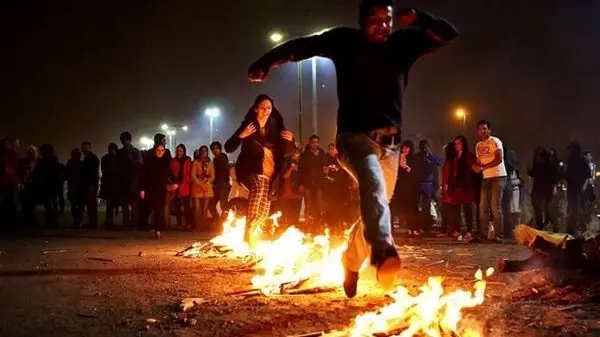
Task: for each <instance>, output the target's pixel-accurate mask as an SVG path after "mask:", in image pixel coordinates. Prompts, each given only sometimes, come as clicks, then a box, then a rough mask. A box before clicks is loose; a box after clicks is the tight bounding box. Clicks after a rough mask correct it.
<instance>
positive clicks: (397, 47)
mask: <svg viewBox="0 0 600 337" xmlns="http://www.w3.org/2000/svg"><path fill="white" fill-rule="evenodd" d="M394 19H395V20H394ZM394 21H395V22H396V23H398V24H400V25H402V26H404V28H403V29H399V30H396V31H394V32H392V26H393V24H394ZM359 24H360V29H354V28H347V27H339V28H335V29H332V30H329V31H327V32H325V33H323V34H320V35H314V36H310V37H304V38H299V39H296V40H292V41H289V42H286V43H284V44H282V45H280V46H277V47H275V48H274V49H272V50H271V51H269V52H268V53H267V54H265V55H264V56H263V57H261V58H260V59H258V61H256V62H255V63H254V64H253V65H252V66H251V67H250V70H249V79H250V81H252V82H261V81H263V80H264V79H265V78H266V76H267V74H268V72H269V69H270V68H271V67H274V66H277V65H280V64H282V63H285V62H299V61H302V60H305V59H308V58H311V57H315V56H322V57H327V58H329V59H331V60H332V61H333V63H334V64H335V66H336V72H337V83H338V84H337V85H338V101H339V108H338V116H337V145H338V149H339V154H340V158H341V159H340V160H341V162H342V165H343V166H344V168H345V169H346V170H347V171H348V172H349V173H350V174H351V175H352V176H353V177H354V178H355V179H357V180H358V183H359V188H360V211H361V219H362V221H360V222H358V223H357V224H355V226H354V228H353V230H352V232H351V234H350V239H349V242H348V249H347V250H346V252H345V253H344V257H343V261H342V262H343V264H344V268H345V278H344V291H345V293H346V296H348V297H349V298H352V297H354V296H356V288H357V283H358V272H359V269H360V267H361V266H362V264H363V262H364V261H365V260H366V259H367V258H370V262H371V264H372V265H373V266H374V267H375V268H376V269H377V281H378V283H379V285H380V286H382V287H384V288H390V287H393V286H394V285H395V284H396V283H397V280H398V277H399V274H400V270H401V263H400V257H399V256H398V253H397V252H396V249H395V247H394V240H393V237H392V230H391V217H390V209H389V200H390V199H391V196H392V192H393V190H394V185H395V182H396V176H397V173H398V157H399V144H400V138H401V132H400V131H401V122H402V104H403V101H404V91H405V88H406V85H407V80H408V72H409V70H410V68H411V67H412V65H413V63H414V62H415V61H416V60H417V59H419V58H420V57H421V56H423V55H425V54H427V53H430V52H432V51H434V50H436V49H438V48H440V47H443V46H445V45H447V44H448V43H450V42H451V41H452V40H454V39H455V38H456V36H457V34H458V33H457V31H456V29H455V27H454V26H453V25H452V24H450V23H448V22H447V21H445V20H443V19H440V18H437V17H435V16H433V15H431V14H428V13H425V12H421V11H419V10H416V9H413V8H408V9H402V10H400V11H398V12H397V13H396V15H395V17H394V15H393V0H362V1H361V3H360V9H359Z"/></svg>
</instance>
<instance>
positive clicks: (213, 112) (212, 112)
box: [204, 107, 221, 144]
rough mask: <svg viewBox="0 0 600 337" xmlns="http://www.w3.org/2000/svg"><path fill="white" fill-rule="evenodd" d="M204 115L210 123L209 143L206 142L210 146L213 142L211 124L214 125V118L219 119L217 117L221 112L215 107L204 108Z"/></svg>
mask: <svg viewBox="0 0 600 337" xmlns="http://www.w3.org/2000/svg"><path fill="white" fill-rule="evenodd" d="M204 114H205V115H206V116H208V120H209V123H210V141H209V142H208V143H209V144H210V143H212V141H213V123H214V119H215V118H216V117H219V115H220V114H221V110H219V108H216V107H211V108H206V110H204Z"/></svg>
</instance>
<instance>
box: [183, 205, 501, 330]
mask: <svg viewBox="0 0 600 337" xmlns="http://www.w3.org/2000/svg"><path fill="white" fill-rule="evenodd" d="M272 219H273V221H274V223H275V224H277V216H275V217H273V218H272ZM245 226H246V222H245V218H236V217H235V215H233V214H230V215H229V217H228V219H227V221H226V222H225V223H224V228H223V232H222V234H221V235H219V236H217V237H215V238H213V239H212V240H210V241H209V242H207V243H195V244H193V245H192V246H190V247H189V248H187V249H185V250H183V251H181V252H180V253H178V254H177V255H179V256H185V257H234V258H242V259H244V260H245V261H246V262H245V263H246V265H249V264H252V265H253V267H254V270H255V272H256V275H255V276H254V277H253V278H252V288H250V289H246V290H242V291H237V292H233V293H229V295H239V296H245V297H246V296H257V295H258V296H272V295H279V294H315V293H319V292H325V291H335V290H336V289H338V288H339V286H340V285H341V284H342V282H343V275H344V271H343V267H342V263H341V257H342V253H343V252H344V250H345V249H346V243H345V242H343V243H340V244H339V245H332V243H331V240H330V237H329V235H328V233H325V234H323V235H319V236H315V237H311V236H308V235H306V234H304V233H303V232H301V231H300V230H299V229H297V228H295V227H290V228H288V229H287V230H286V231H285V232H283V234H282V235H281V236H279V237H278V238H277V239H274V240H263V241H260V242H259V243H258V244H257V245H256V248H255V249H252V250H250V249H249V247H248V245H247V243H246V242H244V240H243V237H244V229H245ZM253 234H254V235H257V234H260V233H253ZM248 261H252V262H248ZM493 273H494V269H492V268H489V269H488V270H487V271H486V272H485V274H484V273H483V272H482V271H481V270H478V271H477V273H476V274H475V283H474V289H473V290H472V291H465V290H456V291H452V292H447V291H446V290H445V289H444V287H443V285H442V281H443V279H442V278H441V277H430V278H429V280H428V282H427V283H426V284H425V285H423V286H421V287H420V290H419V293H417V294H414V293H410V291H409V290H408V289H407V288H405V287H403V286H400V287H398V288H397V289H396V290H394V291H393V292H392V293H391V294H390V295H389V296H390V297H391V298H392V299H393V300H394V301H393V303H391V304H389V305H387V306H384V307H383V308H381V309H379V310H377V311H375V312H368V313H366V314H363V315H360V316H358V317H356V318H355V320H354V321H353V323H352V324H351V326H350V327H349V328H347V329H345V330H343V331H332V332H330V333H328V334H324V333H316V334H310V335H311V336H313V335H314V336H319V335H323V336H330V337H341V336H352V337H359V336H400V337H409V336H429V337H450V336H452V337H454V336H465V337H476V336H483V332H482V331H483V329H482V327H481V325H480V324H477V322H476V321H475V320H472V319H470V318H465V317H463V310H464V309H466V308H472V307H475V306H478V305H480V304H482V303H483V301H484V293H485V288H486V284H487V283H486V280H485V278H486V277H489V276H491V275H492V274H493Z"/></svg>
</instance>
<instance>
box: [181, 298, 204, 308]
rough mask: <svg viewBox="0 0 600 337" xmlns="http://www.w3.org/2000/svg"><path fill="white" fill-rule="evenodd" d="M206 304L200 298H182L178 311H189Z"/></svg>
mask: <svg viewBox="0 0 600 337" xmlns="http://www.w3.org/2000/svg"><path fill="white" fill-rule="evenodd" d="M206 302H207V301H206V300H205V299H203V298H200V297H189V298H184V299H182V300H181V303H180V304H179V310H180V311H182V312H185V311H188V310H190V309H193V308H194V307H196V306H199V305H202V304H204V303H206Z"/></svg>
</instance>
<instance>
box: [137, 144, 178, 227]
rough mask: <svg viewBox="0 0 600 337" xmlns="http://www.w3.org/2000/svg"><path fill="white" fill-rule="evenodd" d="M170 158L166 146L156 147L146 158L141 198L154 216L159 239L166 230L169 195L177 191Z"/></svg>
mask: <svg viewBox="0 0 600 337" xmlns="http://www.w3.org/2000/svg"><path fill="white" fill-rule="evenodd" d="M169 162H170V158H169V157H167V155H166V149H165V147H164V145H162V144H157V145H155V146H154V150H153V152H152V154H149V155H147V156H146V159H145V160H144V167H143V171H142V172H143V173H142V179H141V184H140V186H141V190H140V198H142V199H144V200H145V201H146V203H147V206H148V209H149V211H150V214H151V215H152V220H151V226H152V228H153V230H154V234H155V235H156V237H157V238H160V236H161V231H162V230H164V229H165V228H166V225H167V224H166V223H165V212H166V211H167V208H166V207H165V204H167V202H166V200H167V193H168V192H172V191H175V190H176V189H177V187H178V186H177V184H173V183H172V181H173V177H172V174H171V170H170V168H169Z"/></svg>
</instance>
